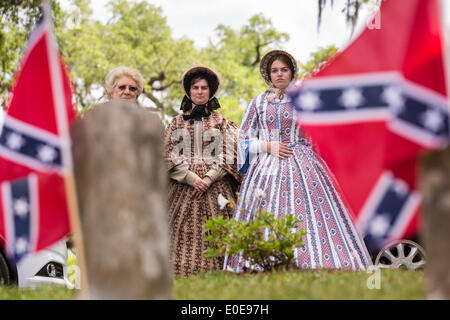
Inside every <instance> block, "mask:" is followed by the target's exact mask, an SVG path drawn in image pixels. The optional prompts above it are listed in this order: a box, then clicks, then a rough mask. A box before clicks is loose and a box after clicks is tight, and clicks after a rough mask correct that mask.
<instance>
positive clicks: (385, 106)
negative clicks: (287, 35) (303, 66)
mask: <svg viewBox="0 0 450 320" xmlns="http://www.w3.org/2000/svg"><path fill="white" fill-rule="evenodd" d="M378 17H379V19H380V20H379V22H380V25H379V28H369V27H368V28H366V29H365V30H364V31H363V32H362V33H361V34H360V36H359V37H358V38H356V39H355V40H354V41H353V42H352V43H351V44H350V45H349V46H348V47H347V48H346V49H345V50H343V52H342V53H340V54H339V55H338V56H336V58H335V59H333V60H332V61H331V62H330V63H329V65H327V66H326V67H325V68H324V69H323V70H321V71H319V72H318V73H317V74H316V75H315V76H314V77H313V78H311V79H308V80H305V81H304V83H303V84H302V85H301V87H299V88H296V89H294V90H293V91H292V92H291V93H290V94H291V97H292V99H293V101H294V104H295V108H296V111H297V115H298V118H297V122H298V124H299V125H300V126H301V127H302V129H303V130H304V131H305V132H306V133H307V134H308V135H309V136H310V137H311V139H312V140H313V142H314V143H315V144H316V146H317V147H318V150H319V152H320V154H321V155H322V157H323V158H324V160H325V161H326V162H327V164H328V165H329V167H330V169H331V170H332V171H333V172H334V174H335V176H336V179H337V181H338V183H339V184H340V186H341V189H342V190H343V193H344V196H345V198H346V199H347V202H348V203H349V205H350V207H351V209H352V210H353V212H354V215H355V217H354V219H355V223H356V225H357V227H358V229H359V231H360V232H361V233H362V234H363V236H364V240H365V242H366V245H367V246H368V248H369V250H370V251H372V252H375V251H376V250H379V249H380V248H381V247H383V246H384V245H386V244H387V243H388V242H390V241H393V240H398V239H411V238H412V239H415V238H416V236H417V234H418V231H419V230H420V224H421V219H420V211H421V203H422V199H421V194H420V192H419V190H418V182H417V178H418V177H417V176H416V166H417V159H418V155H419V154H420V153H422V152H426V151H429V150H434V149H438V148H441V147H444V146H446V145H447V144H448V141H449V135H450V134H449V104H448V93H447V89H446V81H445V71H444V55H443V36H442V31H441V22H440V20H441V17H440V12H439V3H438V1H436V0H408V1H399V0H385V1H382V4H381V7H380V11H379V16H378ZM372 26H373V24H372Z"/></svg>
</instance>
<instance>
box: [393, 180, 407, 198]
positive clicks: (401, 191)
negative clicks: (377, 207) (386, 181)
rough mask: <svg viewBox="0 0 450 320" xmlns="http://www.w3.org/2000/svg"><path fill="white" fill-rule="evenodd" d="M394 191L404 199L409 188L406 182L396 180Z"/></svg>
mask: <svg viewBox="0 0 450 320" xmlns="http://www.w3.org/2000/svg"><path fill="white" fill-rule="evenodd" d="M392 189H394V192H395V193H396V194H397V195H398V196H400V197H404V196H405V195H406V194H407V193H408V190H409V187H408V184H407V183H406V182H405V181H403V180H400V179H395V181H394V184H393V186H392Z"/></svg>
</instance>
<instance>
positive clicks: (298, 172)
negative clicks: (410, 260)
mask: <svg viewBox="0 0 450 320" xmlns="http://www.w3.org/2000/svg"><path fill="white" fill-rule="evenodd" d="M269 94H270V93H268V92H265V93H263V94H260V95H259V96H257V97H256V98H254V99H253V100H252V101H251V102H250V104H249V106H248V107H247V110H246V112H245V114H244V117H243V120H242V124H241V130H240V134H239V141H238V146H239V161H238V169H239V172H241V173H244V172H245V171H247V172H246V176H245V177H244V179H243V181H242V185H241V189H240V194H239V196H240V198H241V199H242V201H241V202H240V203H239V204H238V206H237V207H236V210H235V214H234V219H239V220H245V221H250V220H251V219H252V218H253V217H254V215H255V211H256V210H258V209H263V210H266V211H268V212H272V213H274V214H275V216H277V217H280V218H282V217H283V216H284V215H286V214H290V213H294V214H295V215H296V216H297V217H298V218H299V219H301V220H302V223H301V225H300V226H299V230H300V228H303V229H304V230H305V231H306V232H307V234H306V236H303V243H304V247H302V248H298V249H296V250H295V262H296V265H297V266H298V267H299V268H303V269H310V268H311V269H316V268H327V269H350V270H364V269H365V268H366V267H367V266H369V265H371V260H370V256H369V254H368V252H367V249H366V246H365V245H364V242H363V241H362V238H361V237H360V235H359V234H358V232H357V231H356V229H355V226H354V224H353V222H352V219H351V217H350V213H349V211H348V209H346V207H345V205H344V203H343V201H342V200H341V197H340V195H339V193H338V192H337V190H336V184H335V182H334V179H333V177H332V175H331V173H330V171H329V169H328V168H327V166H326V164H325V163H324V162H323V160H322V159H321V158H320V156H319V155H318V154H317V153H316V152H315V151H314V150H313V149H312V147H311V145H310V143H309V142H308V140H306V139H304V138H302V136H301V133H300V129H299V128H298V126H297V125H296V123H295V114H294V112H295V110H294V108H293V105H292V103H291V101H290V100H289V97H288V96H287V95H284V96H281V97H277V98H275V99H273V100H272V101H271V102H269V101H268V99H267V95H269ZM280 98H281V100H280ZM269 100H270V99H269ZM261 141H281V142H283V143H285V144H287V145H288V146H289V147H290V148H292V149H293V151H294V153H293V155H291V156H289V157H288V158H287V159H285V160H281V159H279V158H278V157H276V156H273V155H271V154H268V153H264V152H260V151H261V150H260V143H261ZM259 189H260V190H262V191H264V192H263V194H264V197H263V198H262V199H259V198H258V197H257V196H255V195H256V194H258V195H260V194H262V193H261V191H259ZM242 209H243V210H242ZM245 268H255V266H251V265H250V264H249V262H248V261H244V260H243V259H242V258H241V257H240V256H226V257H225V263H224V269H225V270H229V271H235V272H241V271H243V270H245ZM256 269H258V267H257V266H256Z"/></svg>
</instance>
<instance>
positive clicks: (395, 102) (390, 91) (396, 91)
mask: <svg viewBox="0 0 450 320" xmlns="http://www.w3.org/2000/svg"><path fill="white" fill-rule="evenodd" d="M381 96H382V99H383V100H384V101H385V102H386V103H387V104H388V105H389V107H391V108H392V110H393V111H394V113H395V114H400V113H401V112H402V111H403V109H404V108H405V99H403V97H402V91H401V89H400V88H399V87H397V86H389V87H387V88H385V89H384V90H383V93H382V95H381Z"/></svg>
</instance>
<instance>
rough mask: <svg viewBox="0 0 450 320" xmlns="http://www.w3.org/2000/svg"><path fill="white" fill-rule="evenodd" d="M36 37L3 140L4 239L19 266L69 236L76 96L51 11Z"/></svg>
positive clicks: (0, 221)
mask: <svg viewBox="0 0 450 320" xmlns="http://www.w3.org/2000/svg"><path fill="white" fill-rule="evenodd" d="M43 11H44V13H43V18H42V20H41V21H40V22H39V23H38V25H37V26H36V28H35V30H34V31H33V32H32V34H31V36H30V38H29V40H28V43H27V47H26V50H25V52H24V54H23V57H22V59H21V65H20V69H19V71H18V73H17V75H16V78H15V83H14V85H13V90H12V98H11V100H10V102H9V105H8V106H7V114H6V116H5V121H4V124H3V127H2V131H1V135H0V238H1V242H2V243H1V244H2V246H3V247H4V248H5V249H6V251H7V253H8V255H9V257H10V258H11V259H13V260H14V261H15V262H16V263H17V262H18V261H19V260H20V259H21V258H22V257H24V256H25V255H26V254H27V253H32V252H36V251H39V250H41V249H44V248H46V247H48V246H50V245H52V244H53V243H55V242H56V241H59V240H61V239H63V238H64V237H65V236H66V235H67V234H68V233H69V232H70V219H69V209H68V201H67V198H66V190H65V177H66V176H67V174H68V172H69V171H70V170H71V166H72V163H71V161H72V160H71V150H70V147H71V140H70V133H69V124H70V122H71V121H72V120H73V119H74V118H75V112H74V108H73V105H72V93H71V89H70V84H69V80H68V76H67V73H66V70H65V68H64V66H63V64H62V62H61V59H60V56H59V52H58V49H57V46H56V42H55V37H54V33H53V29H52V20H51V10H50V6H49V4H44V10H43Z"/></svg>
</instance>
